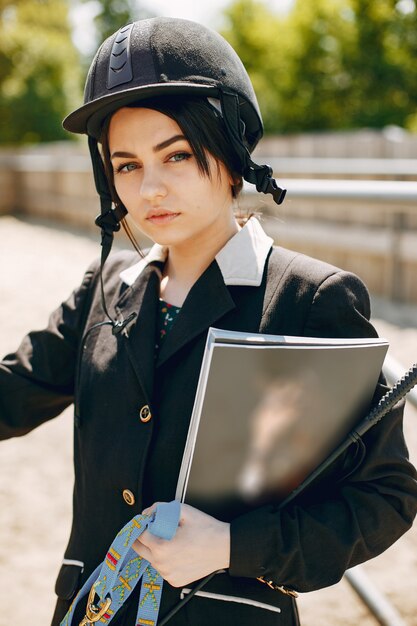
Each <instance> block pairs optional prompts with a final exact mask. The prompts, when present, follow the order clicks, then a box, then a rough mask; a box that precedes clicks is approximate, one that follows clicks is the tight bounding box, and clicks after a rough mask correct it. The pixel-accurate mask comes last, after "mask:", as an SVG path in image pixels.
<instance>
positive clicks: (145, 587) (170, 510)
mask: <svg viewBox="0 0 417 626" xmlns="http://www.w3.org/2000/svg"><path fill="white" fill-rule="evenodd" d="M179 518H180V503H179V502H178V501H176V500H173V501H172V502H168V503H166V502H163V503H160V504H158V505H157V507H156V510H155V512H154V513H152V514H151V515H136V516H135V517H134V518H133V519H132V520H130V522H128V523H127V524H126V525H125V526H124V527H123V528H122V530H121V531H120V532H119V533H118V534H117V535H116V537H115V539H114V541H113V543H112V544H111V546H110V548H109V550H108V552H107V554H106V558H105V559H104V561H103V563H102V564H101V565H99V566H98V567H97V568H96V569H95V570H94V572H93V573H92V574H91V576H90V577H89V578H88V580H87V581H86V582H85V583H84V585H83V587H82V588H81V589H80V591H79V592H78V594H77V595H76V597H75V599H74V601H73V603H72V604H71V606H70V608H69V611H68V613H67V614H66V616H65V617H64V619H63V620H62V622H61V625H60V626H71V625H72V620H73V617H74V612H75V608H76V607H77V606H78V604H79V602H80V601H81V600H82V599H83V598H84V597H85V596H86V595H87V594H89V597H88V601H87V609H86V616H85V617H84V619H83V620H82V621H81V622H80V626H89V625H90V624H94V623H96V622H99V623H100V624H109V623H110V622H111V620H112V619H113V617H114V616H115V614H116V613H117V611H118V610H119V609H120V607H121V606H122V605H123V604H124V602H125V601H126V600H127V599H128V597H129V596H130V594H131V593H132V591H133V590H134V588H135V587H136V585H137V584H138V582H139V580H140V579H142V587H141V591H140V598H139V605H138V612H137V617H136V626H155V625H156V623H157V620H158V613H159V605H160V602H161V595H162V585H163V578H162V576H160V574H159V573H158V572H157V571H156V569H154V568H153V567H152V565H151V564H150V563H149V562H148V561H146V559H143V558H142V557H140V556H138V554H137V553H136V552H135V551H134V550H133V548H132V545H133V543H134V542H135V541H136V539H137V538H138V537H140V535H141V534H142V533H143V532H144V531H145V530H146V529H148V530H149V532H150V533H152V534H153V535H155V536H156V537H160V538H161V539H166V540H170V539H172V538H173V537H174V535H175V532H176V530H177V528H178V523H179ZM96 596H98V599H97V600H96V599H95V597H96Z"/></svg>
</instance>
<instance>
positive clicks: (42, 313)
mask: <svg viewBox="0 0 417 626" xmlns="http://www.w3.org/2000/svg"><path fill="white" fill-rule="evenodd" d="M0 241H1V246H0V267H1V274H0V353H1V354H2V355H4V354H6V353H7V352H8V351H10V350H13V349H15V348H16V347H17V344H18V341H19V340H20V338H21V337H22V336H23V334H24V333H25V332H26V331H28V330H30V329H33V328H40V327H42V326H43V325H44V324H45V322H46V320H47V317H48V313H49V312H50V311H51V310H52V309H53V308H54V307H55V305H57V304H59V303H60V302H61V301H62V300H63V299H64V298H66V297H67V295H69V293H70V291H71V290H72V288H73V287H74V286H76V285H77V284H78V283H79V282H80V280H81V277H82V275H83V272H84V270H85V268H86V267H87V265H88V264H89V263H90V261H92V260H93V259H94V258H95V257H96V256H97V255H98V250H99V245H98V243H97V239H96V238H94V237H93V238H90V237H88V236H82V235H80V234H79V233H75V232H73V231H71V230H63V229H59V228H56V227H54V226H53V225H48V224H45V223H40V222H32V221H28V220H23V219H16V218H13V217H10V216H7V217H1V218H0ZM373 302H374V322H375V325H376V326H377V328H378V331H379V332H380V334H382V335H384V336H385V337H387V338H388V339H389V340H390V343H391V348H390V354H392V355H393V356H394V357H395V358H396V359H397V360H398V361H399V362H400V363H401V364H402V365H403V366H404V370H405V369H407V368H408V367H409V366H410V365H411V364H412V363H414V362H415V361H416V360H417V308H413V307H398V306H396V307H393V306H392V305H391V304H390V303H387V302H384V301H382V300H377V299H374V301H373ZM405 430H406V437H407V441H408V444H409V448H410V455H411V457H412V459H413V461H414V462H415V463H417V410H416V409H414V408H413V407H411V406H408V407H407V411H406V418H405ZM72 481H73V477H72V416H71V409H69V410H67V411H65V413H63V414H62V415H61V416H60V417H58V418H57V419H55V420H53V421H51V422H49V423H48V424H45V425H43V426H42V427H40V428H39V429H37V430H36V431H34V432H32V433H31V434H29V435H27V436H26V437H24V438H21V439H12V440H8V441H5V442H2V443H1V444H0V546H1V549H0V598H1V602H0V626H9V625H10V624H13V626H48V624H49V622H50V618H51V614H52V610H53V606H54V603H55V596H54V592H53V586H54V581H55V577H56V574H57V571H58V569H59V566H60V562H61V559H62V554H63V551H64V548H65V545H66V540H67V537H68V534H69V530H70V515H71V497H72ZM363 570H364V571H365V572H366V574H367V575H368V576H369V577H370V579H371V580H372V582H373V583H374V584H375V585H376V586H377V587H378V588H379V589H380V590H381V591H383V592H384V593H385V594H386V596H387V597H388V598H389V599H390V601H391V602H392V603H393V605H394V606H395V607H396V609H397V610H398V612H399V613H400V615H401V616H402V618H403V620H404V623H405V624H407V626H417V523H416V524H415V525H414V527H413V529H411V531H409V532H408V533H407V534H406V535H405V536H404V537H402V538H401V539H400V541H398V542H397V543H396V544H395V545H394V546H392V547H391V548H390V549H389V550H388V551H387V552H386V553H384V554H383V555H381V556H380V557H378V558H377V559H374V560H373V561H371V562H369V563H367V564H366V565H365V566H363ZM299 607H300V613H301V618H302V619H301V621H302V625H303V626H357V625H358V624H360V625H361V626H375V625H376V624H377V621H376V620H375V619H374V618H373V617H372V616H371V615H370V613H369V611H368V610H367V609H366V607H365V606H364V605H363V603H362V602H361V601H360V600H359V599H358V597H357V596H356V594H355V593H354V592H353V590H352V588H351V587H350V585H349V584H348V583H347V582H346V580H342V581H341V582H340V583H339V584H338V585H335V586H334V587H331V588H330V589H327V590H322V591H318V592H314V593H310V594H304V595H303V596H302V597H301V598H300V601H299Z"/></svg>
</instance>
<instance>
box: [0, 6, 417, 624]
mask: <svg viewBox="0 0 417 626" xmlns="http://www.w3.org/2000/svg"><path fill="white" fill-rule="evenodd" d="M64 126H65V128H66V129H67V130H69V131H72V132H79V133H86V134H87V135H88V137H89V145H90V150H91V155H92V161H93V167H94V173H95V180H96V186H97V190H98V192H99V195H100V198H101V204H102V214H101V217H100V218H98V223H99V225H100V226H101V228H102V235H103V240H102V244H103V253H102V259H101V262H100V263H96V264H94V265H93V266H92V267H91V268H90V269H89V270H88V271H87V273H86V275H85V278H84V281H83V283H82V285H81V287H80V288H79V289H77V290H76V291H75V292H74V294H73V295H72V297H71V298H70V299H69V300H68V301H67V302H65V303H64V304H63V305H62V306H61V307H60V308H59V309H57V311H55V313H53V315H52V316H51V319H50V323H49V326H48V328H47V329H45V331H43V332H40V333H32V334H30V335H29V336H28V337H27V338H26V339H25V340H24V342H23V343H22V345H21V346H20V348H19V349H18V351H17V352H16V354H15V355H10V356H8V357H7V358H6V359H5V360H4V361H3V362H2V364H1V366H0V418H1V426H0V428H1V435H2V437H3V438H6V437H10V436H14V435H22V434H24V433H26V432H28V431H29V430H31V429H32V428H34V427H35V426H37V425H38V424H40V423H42V422H43V421H45V420H47V419H50V418H52V417H54V416H55V415H57V414H59V413H60V412H61V411H62V410H63V408H65V407H66V406H67V405H68V404H70V403H71V402H73V401H74V404H75V477H76V478H75V490H74V517H73V526H72V531H71V536H70V539H69V543H68V547H67V550H66V552H65V558H64V562H63V565H62V568H61V571H60V573H59V576H58V580H57V584H56V592H57V595H58V603H57V607H56V611H55V615H54V617H53V622H52V623H53V626H57V625H58V624H59V623H60V621H61V620H62V618H63V617H64V615H65V613H66V612H67V610H68V607H69V604H70V602H71V599H72V598H73V597H74V595H75V593H76V592H77V590H78V589H79V588H80V587H81V585H82V584H83V582H84V581H85V580H86V579H87V578H88V577H89V575H90V573H91V572H92V571H93V570H94V568H95V567H96V566H97V564H98V563H100V562H101V561H102V560H103V558H104V555H105V552H106V550H107V548H108V546H109V545H110V543H111V541H112V540H113V538H114V536H115V534H116V533H117V532H118V531H119V529H120V528H122V526H123V525H124V524H125V523H126V522H127V521H128V520H129V519H131V518H132V517H133V516H134V515H136V514H138V513H140V512H141V511H143V509H144V508H145V509H146V510H150V509H152V506H153V504H154V503H155V502H157V501H162V502H164V501H166V502H168V501H170V500H172V499H173V497H174V495H175V487H176V480H177V476H178V470H179V466H180V463H181V457H182V452H183V448H184V443H185V439H186V435H187V428H188V422H189V418H190V415H191V411H192V406H193V401H194V393H195V389H196V386H197V380H198V373H199V367H200V364H201V359H202V354H203V351H204V345H205V339H206V335H207V330H208V328H209V326H216V327H219V328H225V329H232V330H241V331H248V332H267V333H273V334H287V335H305V336H318V337H320V336H321V337H326V336H327V337H372V336H375V331H374V329H373V328H372V326H371V325H370V323H369V321H368V319H369V299H368V294H367V292H366V289H365V287H364V286H363V285H362V283H361V282H360V281H359V279H358V278H356V277H355V276H353V275H351V274H348V273H346V272H343V271H341V270H339V269H337V268H335V267H332V266H330V265H327V264H325V263H322V262H320V261H316V260H314V259H310V258H307V257H305V256H303V255H300V254H297V253H294V252H291V251H288V250H284V249H282V248H274V247H272V240H271V239H270V238H269V237H268V236H267V235H266V234H265V233H264V232H263V230H262V228H261V226H260V224H259V222H258V221H257V220H256V219H254V218H252V219H250V220H248V222H247V223H246V224H245V225H244V226H243V227H242V226H241V225H240V224H239V223H238V222H237V221H236V219H235V218H234V215H233V206H234V199H235V197H236V196H237V195H238V193H239V191H240V188H241V186H242V179H243V178H245V179H246V180H249V181H250V182H253V183H255V184H256V185H257V188H258V191H263V192H264V193H271V194H272V195H273V196H274V198H275V200H276V201H277V202H278V203H279V202H280V201H282V199H283V196H284V193H285V192H283V190H281V189H279V187H278V186H277V185H276V183H275V181H274V180H273V179H272V178H271V172H270V170H269V168H268V167H267V166H259V165H256V164H255V163H254V162H253V161H252V159H251V156H250V153H251V151H252V150H253V148H254V147H255V145H256V143H257V141H258V140H259V138H260V136H261V134H262V122H261V118H260V113H259V109H258V105H257V102H256V97H255V94H254V92H253V89H252V85H251V83H250V80H249V78H248V76H247V74H246V71H245V70H244V68H243V66H242V64H241V62H240V60H239V58H238V57H237V55H236V54H235V53H234V51H233V50H232V49H231V48H230V46H228V44H227V43H226V42H225V41H224V40H223V39H222V38H221V37H219V36H218V35H217V34H215V33H213V32H212V31H210V30H208V29H206V28H204V27H202V26H201V25H198V24H195V23H192V22H188V21H185V20H174V19H169V18H156V19H151V20H143V21H140V22H136V23H134V24H132V25H129V26H127V27H125V28H123V29H121V31H119V32H118V33H116V34H115V35H114V36H113V37H111V38H109V39H108V40H107V41H106V42H104V44H103V45H102V47H101V48H100V50H99V51H98V53H97V55H96V58H95V60H94V62H93V64H92V66H91V69H90V72H89V76H88V79H87V85H86V91H85V103H84V105H83V106H82V107H81V108H80V109H78V110H77V111H75V112H74V113H72V114H71V115H70V116H69V117H68V118H67V119H66V120H65V122H64ZM99 144H101V146H102V153H103V160H102V159H101V157H100V155H99V151H98V145H99ZM112 201H113V202H114V208H112ZM126 213H129V215H130V218H131V220H132V221H133V223H134V224H135V225H136V226H137V227H138V228H139V230H140V231H141V232H142V233H144V234H146V235H147V236H148V237H150V238H151V239H152V240H153V241H154V242H155V245H154V246H153V247H152V248H151V250H150V251H149V252H148V254H147V255H146V256H145V257H144V258H142V259H141V260H139V262H138V261H137V258H136V255H135V253H128V252H123V253H118V254H115V255H112V256H111V257H110V259H109V260H107V261H106V259H107V256H108V254H109V251H110V247H111V241H112V236H113V231H115V230H117V229H118V228H119V222H120V221H122V222H124V217H125V215H126ZM126 228H128V227H126ZM128 232H130V231H129V229H128ZM155 344H157V345H155ZM383 392H384V387H383V385H382V384H381V385H380V386H379V387H378V390H377V397H378V396H380V395H381V394H382V393H383ZM401 420H402V406H399V407H397V408H396V409H395V410H394V411H392V413H391V415H390V418H389V419H387V420H384V423H383V424H379V425H378V426H376V427H374V428H373V429H372V430H371V431H369V433H368V434H367V435H366V436H365V437H364V438H363V441H360V442H357V443H356V445H352V446H351V447H350V448H349V449H348V450H347V452H346V453H345V454H344V455H343V457H342V458H341V459H340V460H339V461H337V462H335V463H334V464H333V466H332V467H331V468H330V470H329V471H328V472H327V473H326V475H325V476H323V477H322V479H321V480H320V481H319V482H317V483H316V484H315V486H314V487H313V488H311V489H309V491H308V492H307V493H306V494H304V495H303V496H302V497H300V498H299V499H298V500H297V501H296V502H295V503H293V504H292V505H290V506H289V507H288V508H286V509H283V510H279V509H278V506H277V505H278V504H279V502H278V501H277V502H275V503H273V504H271V505H269V506H264V507H262V508H259V509H256V510H255V511H253V512H252V513H250V514H246V515H242V516H240V517H238V518H236V519H233V520H217V519H214V518H212V517H210V516H208V515H206V514H205V513H203V512H201V511H198V510H196V509H194V508H192V507H189V506H182V509H181V524H180V527H179V529H178V531H177V534H176V536H175V537H174V539H173V540H172V541H171V542H161V541H158V540H156V539H155V538H153V537H152V536H151V535H150V534H149V533H147V532H145V534H144V535H142V537H141V538H140V539H139V540H138V541H137V542H136V544H135V549H136V551H137V552H138V554H140V555H141V556H144V557H145V558H146V559H148V560H149V561H150V562H151V563H152V564H153V565H154V566H155V567H156V569H158V571H160V573H161V574H162V575H163V576H164V578H165V580H166V583H165V585H164V591H163V595H162V604H161V611H160V615H162V616H164V615H166V614H167V613H168V612H169V611H170V610H171V609H172V607H174V606H175V605H176V604H177V603H178V602H179V600H180V599H181V597H183V596H184V594H187V593H188V591H189V588H190V587H192V586H193V584H194V582H195V581H196V580H198V579H200V578H202V577H204V576H206V575H207V574H209V573H211V572H215V571H220V572H221V573H219V574H216V576H214V578H213V579H212V580H211V581H210V582H209V583H208V584H207V586H206V587H205V588H204V590H203V591H204V594H199V595H198V594H197V595H196V596H195V597H194V598H193V599H192V600H191V602H190V603H189V604H187V606H185V607H184V608H182V609H181V611H179V612H178V613H177V614H176V615H175V616H174V617H173V618H172V620H171V622H170V623H171V624H172V625H173V626H175V625H180V624H181V625H183V624H193V625H197V624H198V625H199V626H205V625H208V624H213V623H215V624H237V623H239V624H250V623H252V622H253V621H254V620H258V621H259V622H260V623H262V624H265V625H266V626H267V625H269V624H271V625H272V624H284V625H285V626H290V625H294V624H297V623H298V618H297V611H296V606H295V602H294V598H293V596H292V595H291V594H289V593H288V591H291V590H297V591H301V592H302V591H310V590H313V589H318V588H320V587H324V586H327V585H331V584H333V583H335V582H337V581H338V580H339V579H340V578H341V576H342V575H343V573H344V571H345V570H346V568H348V567H351V566H353V565H355V564H357V563H360V562H362V561H365V560H367V559H369V558H372V557H373V556H376V555H377V554H379V553H380V552H382V551H383V550H385V549H386V548H387V547H388V546H389V545H391V544H392V543H393V542H394V541H395V540H396V539H397V538H398V537H400V536H401V535H402V534H403V533H404V532H405V531H406V530H407V529H408V528H410V526H411V524H412V521H413V519H414V516H415V513H416V509H417V487H416V475H415V470H414V468H413V467H412V466H411V465H410V464H409V462H408V460H407V450H406V446H405V443H404V440H403V434H402V426H401ZM262 580H267V581H273V584H272V586H275V587H281V591H283V593H281V592H280V591H278V590H275V589H271V588H270V587H269V586H268V585H265V584H262ZM136 604H137V594H133V595H132V597H131V598H130V599H129V602H128V603H126V605H125V606H124V607H123V609H121V611H120V613H118V614H117V615H116V617H115V618H114V620H113V623H114V624H126V626H133V625H134V624H135V616H136ZM83 614H84V613H83V612H82V613H80V615H79V619H81V618H82V616H83ZM74 623H78V622H77V621H75V622H74Z"/></svg>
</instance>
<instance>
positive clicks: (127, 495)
mask: <svg viewBox="0 0 417 626" xmlns="http://www.w3.org/2000/svg"><path fill="white" fill-rule="evenodd" d="M123 500H124V501H125V502H126V504H128V505H129V506H133V505H134V504H135V496H134V495H133V493H132V492H131V491H130V490H129V489H123Z"/></svg>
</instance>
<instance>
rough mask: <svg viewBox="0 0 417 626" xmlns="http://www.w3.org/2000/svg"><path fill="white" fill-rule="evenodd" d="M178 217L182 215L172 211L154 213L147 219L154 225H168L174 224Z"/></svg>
mask: <svg viewBox="0 0 417 626" xmlns="http://www.w3.org/2000/svg"><path fill="white" fill-rule="evenodd" d="M178 215H180V214H179V213H173V212H172V211H155V212H153V211H152V212H151V213H149V215H148V216H147V217H146V219H147V221H148V222H151V223H152V224H166V223H168V222H172V221H173V220H174V219H175V218H176V217H178Z"/></svg>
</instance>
